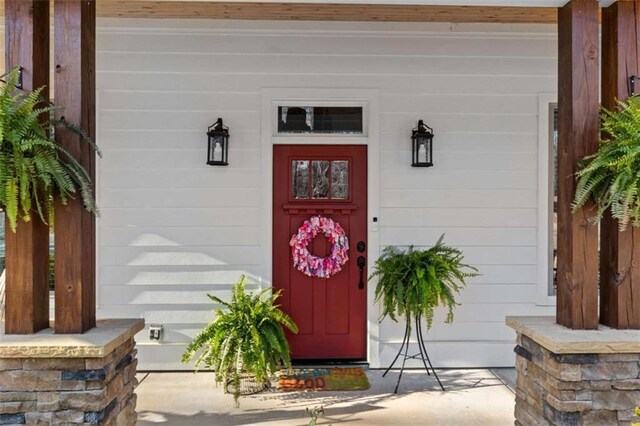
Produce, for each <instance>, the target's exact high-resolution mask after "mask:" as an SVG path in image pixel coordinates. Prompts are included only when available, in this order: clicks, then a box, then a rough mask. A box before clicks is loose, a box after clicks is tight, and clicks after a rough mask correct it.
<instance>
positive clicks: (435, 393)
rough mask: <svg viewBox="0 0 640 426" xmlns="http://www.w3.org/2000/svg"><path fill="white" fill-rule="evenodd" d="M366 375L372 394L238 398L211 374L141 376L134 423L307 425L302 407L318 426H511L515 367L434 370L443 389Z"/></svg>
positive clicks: (428, 382)
mask: <svg viewBox="0 0 640 426" xmlns="http://www.w3.org/2000/svg"><path fill="white" fill-rule="evenodd" d="M382 373H383V371H382V370H368V371H367V375H368V377H369V381H370V382H371V389H369V390H367V391H353V392H345V391H343V392H286V393H284V392H275V391H267V392H265V393H261V394H258V395H254V396H247V397H241V398H240V408H235V406H234V404H233V397H232V396H230V395H224V394H223V392H222V387H221V386H218V387H215V386H214V383H213V375H212V374H211V373H198V374H195V375H194V374H193V373H141V374H139V376H138V380H139V381H140V385H139V386H138V389H137V391H136V392H137V394H138V421H139V423H138V424H139V425H157V424H164V425H180V426H183V425H185V426H186V425H215V426H218V425H300V426H305V425H308V423H309V420H310V418H309V417H308V415H307V413H306V411H305V409H306V408H307V407H309V408H313V407H316V406H320V405H322V406H324V411H325V415H324V417H322V418H320V419H319V421H318V425H367V426H368V425H372V426H373V425H394V426H395V425H412V426H415V425H447V426H448V425H471V424H472V425H490V426H493V425H505V426H506V425H513V422H514V417H513V409H514V393H513V381H514V380H515V371H514V370H513V369H492V370H488V369H477V370H438V375H439V376H440V379H441V380H442V382H443V384H444V386H445V387H446V389H447V391H446V392H442V391H440V390H439V388H438V386H437V383H436V381H435V379H434V378H433V377H432V376H427V375H426V373H424V371H422V372H419V371H417V370H416V371H411V370H409V371H405V374H404V375H403V377H402V383H401V384H400V389H399V391H398V394H397V395H394V394H393V389H394V387H395V384H396V380H397V377H398V373H397V372H391V373H389V374H388V375H387V377H386V378H382Z"/></svg>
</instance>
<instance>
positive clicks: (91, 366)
mask: <svg viewBox="0 0 640 426" xmlns="http://www.w3.org/2000/svg"><path fill="white" fill-rule="evenodd" d="M143 327H144V321H143V320H129V319H119V320H101V321H98V324H97V326H96V328H93V329H91V330H89V331H87V332H85V333H83V334H69V335H60V334H53V330H51V329H47V330H43V331H41V332H39V333H36V334H31V335H2V336H0V425H6V424H11V425H14V424H27V425H40V424H71V425H73V424H98V425H118V426H120V425H134V424H135V423H136V411H135V409H136V395H135V393H134V389H135V387H136V384H137V380H136V377H135V376H136V367H137V363H138V361H137V359H136V352H137V351H136V349H135V341H134V336H135V334H136V333H137V332H138V331H140V330H141V329H142V328H143Z"/></svg>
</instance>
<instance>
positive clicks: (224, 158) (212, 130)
mask: <svg viewBox="0 0 640 426" xmlns="http://www.w3.org/2000/svg"><path fill="white" fill-rule="evenodd" d="M207 137H208V139H209V144H208V152H207V164H208V165H210V166H228V165H229V128H228V127H227V126H225V125H224V124H223V123H222V118H218V121H216V122H215V123H213V124H212V125H211V126H209V129H207Z"/></svg>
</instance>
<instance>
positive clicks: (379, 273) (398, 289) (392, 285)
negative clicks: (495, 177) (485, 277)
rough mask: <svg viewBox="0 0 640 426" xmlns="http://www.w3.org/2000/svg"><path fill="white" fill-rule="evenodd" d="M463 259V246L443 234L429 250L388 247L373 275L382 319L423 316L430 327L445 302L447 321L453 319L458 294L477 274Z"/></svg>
mask: <svg viewBox="0 0 640 426" xmlns="http://www.w3.org/2000/svg"><path fill="white" fill-rule="evenodd" d="M463 261H464V256H463V255H462V252H461V251H460V250H458V249H456V248H453V247H449V246H447V245H445V244H444V235H442V236H441V237H440V238H439V239H438V241H437V242H436V244H435V245H434V246H433V247H431V248H429V249H426V250H416V249H415V248H414V247H413V246H411V247H409V248H408V249H407V250H406V251H405V252H402V251H400V250H399V249H398V248H397V247H393V246H390V247H386V248H385V249H384V250H383V252H382V256H380V258H379V259H378V260H377V261H376V263H375V267H374V272H373V274H372V276H371V277H370V280H371V279H373V278H377V279H378V283H377V285H376V289H375V295H374V297H375V300H376V302H381V304H382V314H381V318H380V319H381V320H382V319H383V318H385V317H387V316H388V317H389V318H391V319H392V320H393V321H397V317H398V316H403V317H405V319H406V320H407V322H410V320H411V318H417V317H423V318H424V319H425V321H426V324H427V328H431V325H432V323H433V319H434V316H435V309H436V308H437V307H438V306H444V307H446V308H447V317H446V322H451V321H453V314H454V309H455V307H456V306H457V303H456V300H455V294H457V293H459V291H460V289H461V288H462V287H464V286H465V285H466V280H467V279H468V278H472V277H476V276H477V275H478V273H477V272H478V270H477V269H476V268H475V267H473V266H470V265H467V264H465V263H463Z"/></svg>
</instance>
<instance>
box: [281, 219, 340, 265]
mask: <svg viewBox="0 0 640 426" xmlns="http://www.w3.org/2000/svg"><path fill="white" fill-rule="evenodd" d="M320 232H322V233H323V234H324V235H325V237H327V239H328V240H329V243H331V253H330V254H329V256H327V257H318V256H314V255H312V254H311V253H309V250H308V249H307V247H308V246H309V243H310V242H311V241H312V240H313V239H314V238H315V237H316V236H317V235H318V234H319V233H320ZM289 245H290V246H291V254H292V255H293V266H294V267H295V268H297V269H298V270H299V271H300V272H302V273H303V274H305V275H308V276H310V277H317V278H329V277H331V276H332V275H335V274H337V273H338V272H340V271H341V270H342V265H344V264H345V263H347V260H349V256H348V255H347V252H348V251H349V239H348V238H347V235H346V234H345V232H344V229H342V226H340V224H339V223H336V222H334V221H333V220H332V219H329V218H327V217H324V216H313V217H311V218H310V219H308V220H305V221H304V223H303V224H302V226H301V227H300V228H298V233H297V234H294V235H293V236H292V237H291V241H290V242H289Z"/></svg>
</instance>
